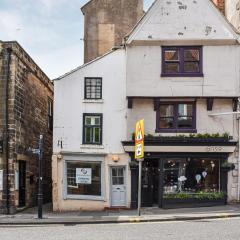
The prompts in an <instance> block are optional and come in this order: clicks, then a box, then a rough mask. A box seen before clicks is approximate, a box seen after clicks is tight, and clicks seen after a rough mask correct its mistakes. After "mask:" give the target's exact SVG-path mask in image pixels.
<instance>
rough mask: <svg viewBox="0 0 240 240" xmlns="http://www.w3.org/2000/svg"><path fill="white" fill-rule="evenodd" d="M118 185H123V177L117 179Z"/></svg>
mask: <svg viewBox="0 0 240 240" xmlns="http://www.w3.org/2000/svg"><path fill="white" fill-rule="evenodd" d="M118 184H119V185H123V184H124V177H118Z"/></svg>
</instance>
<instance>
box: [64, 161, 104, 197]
mask: <svg viewBox="0 0 240 240" xmlns="http://www.w3.org/2000/svg"><path fill="white" fill-rule="evenodd" d="M66 166H67V195H84V196H101V195H102V164H101V162H86V161H84V162H83V161H77V162H67V164H66Z"/></svg>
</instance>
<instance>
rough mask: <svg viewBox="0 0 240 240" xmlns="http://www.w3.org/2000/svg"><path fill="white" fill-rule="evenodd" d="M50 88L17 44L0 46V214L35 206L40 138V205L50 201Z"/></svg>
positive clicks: (43, 76)
mask: <svg viewBox="0 0 240 240" xmlns="http://www.w3.org/2000/svg"><path fill="white" fill-rule="evenodd" d="M52 99H53V84H52V82H51V81H50V80H49V78H48V77H47V76H46V74H45V73H44V72H43V71H42V70H41V69H40V68H39V67H38V66H37V64H36V63H35V62H34V61H33V60H32V59H31V57H30V56H29V55H28V54H27V53H26V52H25V51H24V49H23V48H22V47H21V46H20V45H19V44H18V43H17V42H3V41H1V42H0V106H1V108H0V212H2V213H14V212H16V211H17V210H18V209H19V208H23V207H30V206H34V205H36V200H37V181H38V179H37V174H38V159H37V157H36V156H34V155H32V154H30V153H29V148H37V147H38V140H39V136H40V135H41V134H42V135H44V156H43V191H44V201H45V202H48V201H51V153H52V115H53V108H52V105H53V104H52V101H53V100H52Z"/></svg>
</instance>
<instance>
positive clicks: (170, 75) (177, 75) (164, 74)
mask: <svg viewBox="0 0 240 240" xmlns="http://www.w3.org/2000/svg"><path fill="white" fill-rule="evenodd" d="M161 77H190V78H191V77H204V74H203V73H191V74H186V73H182V74H181V73H179V74H167V73H162V74H161Z"/></svg>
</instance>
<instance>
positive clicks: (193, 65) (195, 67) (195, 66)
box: [184, 62, 200, 73]
mask: <svg viewBox="0 0 240 240" xmlns="http://www.w3.org/2000/svg"><path fill="white" fill-rule="evenodd" d="M184 72H188V73H191V72H192V73H198V72H200V68H199V63H198V62H185V63H184Z"/></svg>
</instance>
